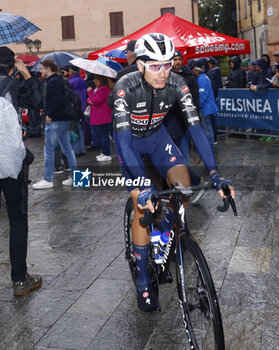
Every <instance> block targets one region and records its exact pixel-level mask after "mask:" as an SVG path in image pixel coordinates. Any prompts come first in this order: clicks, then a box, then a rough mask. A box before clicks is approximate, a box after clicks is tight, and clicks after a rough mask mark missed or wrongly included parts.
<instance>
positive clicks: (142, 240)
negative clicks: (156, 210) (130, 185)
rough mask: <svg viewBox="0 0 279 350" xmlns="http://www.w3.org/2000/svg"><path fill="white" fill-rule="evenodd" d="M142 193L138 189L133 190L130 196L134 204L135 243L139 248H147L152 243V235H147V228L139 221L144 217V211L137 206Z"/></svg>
mask: <svg viewBox="0 0 279 350" xmlns="http://www.w3.org/2000/svg"><path fill="white" fill-rule="evenodd" d="M139 193H140V191H139V190H138V189H135V190H132V191H131V192H130V196H131V197H132V200H133V204H134V213H135V216H134V220H133V223H132V236H133V243H134V244H136V245H139V246H145V245H146V244H148V243H149V242H150V235H148V233H147V228H146V227H145V226H142V225H141V224H140V222H139V219H140V218H141V217H143V216H144V211H143V210H142V209H139V208H138V206H137V199H138V196H139Z"/></svg>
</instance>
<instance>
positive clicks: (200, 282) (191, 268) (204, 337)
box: [177, 232, 225, 350]
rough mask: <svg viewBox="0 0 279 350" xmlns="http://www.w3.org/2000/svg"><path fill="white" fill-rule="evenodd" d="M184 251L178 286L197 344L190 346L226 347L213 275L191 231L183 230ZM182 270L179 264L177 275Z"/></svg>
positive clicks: (217, 349) (185, 317)
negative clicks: (181, 274)
mask: <svg viewBox="0 0 279 350" xmlns="http://www.w3.org/2000/svg"><path fill="white" fill-rule="evenodd" d="M181 251H182V259H183V267H184V268H183V270H184V278H182V280H183V281H184V282H183V283H178V284H177V286H178V293H179V294H180V298H179V299H180V301H181V305H180V306H181V310H182V316H183V320H184V323H185V327H186V333H187V332H189V334H188V340H189V336H190V338H191V339H192V342H193V344H194V347H192V348H191V347H189V348H191V349H195V350H198V349H199V350H202V349H206V350H225V341H224V331H223V324H222V317H221V312H220V307H219V302H218V298H217V294H216V290H215V287H214V283H213V280H212V276H211V273H210V270H209V267H208V265H207V262H206V259H205V257H204V255H203V253H202V251H201V249H200V247H199V245H198V243H197V242H196V241H195V239H194V238H193V237H192V236H191V235H190V234H189V233H186V232H182V233H181ZM179 273H180V272H179V266H178V265H177V276H178V274H179ZM177 278H179V277H177ZM195 279H196V281H197V282H195ZM182 288H183V289H184V291H185V292H186V293H185V294H186V303H185V302H184V300H183V299H184V298H182V297H181V296H183V293H184V291H183V290H182ZM179 289H180V290H179ZM181 299H182V300H181ZM198 310H199V311H198ZM208 318H209V319H208ZM186 324H187V326H186ZM189 343H190V341H189Z"/></svg>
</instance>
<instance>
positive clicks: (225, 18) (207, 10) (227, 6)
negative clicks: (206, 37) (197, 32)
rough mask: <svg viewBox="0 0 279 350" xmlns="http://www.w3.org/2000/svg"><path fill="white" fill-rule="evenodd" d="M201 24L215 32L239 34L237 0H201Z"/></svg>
mask: <svg viewBox="0 0 279 350" xmlns="http://www.w3.org/2000/svg"><path fill="white" fill-rule="evenodd" d="M199 24H200V26H202V27H205V28H208V29H211V30H213V31H215V32H219V33H223V34H227V35H231V36H237V24H236V2H235V0H199Z"/></svg>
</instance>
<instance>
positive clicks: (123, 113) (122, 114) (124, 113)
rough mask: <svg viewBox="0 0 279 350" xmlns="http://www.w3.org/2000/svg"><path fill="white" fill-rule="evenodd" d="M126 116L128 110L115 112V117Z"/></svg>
mask: <svg viewBox="0 0 279 350" xmlns="http://www.w3.org/2000/svg"><path fill="white" fill-rule="evenodd" d="M125 116H126V112H117V113H114V118H121V117H125Z"/></svg>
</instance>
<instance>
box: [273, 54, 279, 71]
mask: <svg viewBox="0 0 279 350" xmlns="http://www.w3.org/2000/svg"><path fill="white" fill-rule="evenodd" d="M273 56H274V58H275V64H274V66H273V67H272V71H273V73H275V72H276V66H277V65H278V64H279V51H276V52H275V54H274V55H273Z"/></svg>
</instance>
